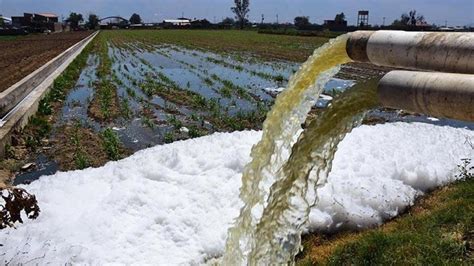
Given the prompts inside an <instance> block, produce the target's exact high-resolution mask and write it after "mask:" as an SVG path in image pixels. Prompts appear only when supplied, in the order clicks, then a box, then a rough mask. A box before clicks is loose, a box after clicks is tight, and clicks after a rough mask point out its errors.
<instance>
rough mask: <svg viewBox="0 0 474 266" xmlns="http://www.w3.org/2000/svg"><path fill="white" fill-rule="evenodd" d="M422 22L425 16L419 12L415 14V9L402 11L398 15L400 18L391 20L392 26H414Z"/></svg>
mask: <svg viewBox="0 0 474 266" xmlns="http://www.w3.org/2000/svg"><path fill="white" fill-rule="evenodd" d="M419 23H421V24H424V23H426V21H425V17H424V16H423V15H421V14H419V15H417V12H416V10H411V11H410V12H408V14H407V13H403V14H402V15H401V16H400V19H396V20H395V21H393V23H392V25H393V26H416V25H417V24H419Z"/></svg>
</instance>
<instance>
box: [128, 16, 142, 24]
mask: <svg viewBox="0 0 474 266" xmlns="http://www.w3.org/2000/svg"><path fill="white" fill-rule="evenodd" d="M130 23H131V24H142V18H141V17H140V15H138V14H137V13H133V15H132V16H131V17H130Z"/></svg>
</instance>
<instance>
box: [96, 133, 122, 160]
mask: <svg viewBox="0 0 474 266" xmlns="http://www.w3.org/2000/svg"><path fill="white" fill-rule="evenodd" d="M100 136H101V138H102V145H103V147H104V149H105V151H106V153H107V156H108V157H109V159H110V160H113V161H116V160H119V159H120V154H121V153H120V139H119V138H118V136H117V134H116V133H115V132H114V131H113V130H112V129H111V128H107V129H105V130H104V131H103V132H102V133H101V134H100Z"/></svg>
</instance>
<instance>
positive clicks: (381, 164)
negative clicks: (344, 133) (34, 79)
mask: <svg viewBox="0 0 474 266" xmlns="http://www.w3.org/2000/svg"><path fill="white" fill-rule="evenodd" d="M260 135H261V133H260V132H255V131H246V132H235V133H228V134H222V133H218V134H214V135H211V136H206V137H202V138H199V139H193V140H187V141H181V142H175V143H172V144H169V145H163V146H156V147H153V148H150V149H147V150H143V151H140V152H138V153H136V154H135V155H133V156H131V157H129V158H127V159H125V160H122V161H119V162H111V163H108V164H107V165H106V166H104V167H102V168H98V169H86V170H82V171H75V172H68V173H58V174H56V175H54V176H48V177H46V176H45V177H42V178H41V179H40V180H38V181H35V182H33V183H32V184H30V185H28V186H25V187H26V188H27V189H28V191H30V192H32V193H34V194H36V196H37V198H38V201H39V204H40V207H41V214H40V216H39V218H38V219H37V220H34V221H26V223H25V224H21V225H18V227H17V229H6V230H3V231H2V232H1V234H0V243H1V244H3V247H2V251H1V252H0V259H1V261H10V263H11V264H17V263H25V262H28V261H31V260H33V261H31V262H30V263H32V264H46V263H53V264H64V263H93V264H104V263H125V264H131V263H134V264H167V265H170V264H193V263H201V262H203V261H204V260H206V259H207V258H210V257H213V256H219V255H221V253H222V252H223V249H224V243H225V239H226V233H227V228H228V227H229V225H230V223H231V222H232V220H233V218H234V217H236V216H237V215H238V211H239V208H240V207H241V202H240V200H239V198H238V193H239V187H240V182H241V181H240V175H241V172H242V170H243V167H244V166H245V164H246V163H247V162H248V161H249V154H250V148H251V146H252V145H253V144H255V143H256V142H257V141H258V140H259V138H260ZM466 137H467V138H470V139H474V133H473V131H470V130H467V129H455V128H450V127H440V126H434V125H428V124H421V123H412V124H403V123H394V124H385V125H377V126H362V127H360V128H357V129H356V130H354V132H353V133H351V134H349V135H348V137H347V138H346V139H345V140H344V141H343V142H342V143H341V144H340V146H339V151H338V152H337V154H336V158H335V160H334V167H333V171H332V173H331V174H330V176H329V178H328V183H327V185H325V186H323V187H322V188H320V189H319V191H318V193H319V195H320V197H321V200H320V202H319V203H318V205H317V206H316V207H315V208H314V209H313V210H312V212H311V215H310V229H311V230H334V229H335V228H340V227H366V226H370V225H373V224H378V223H381V222H382V221H383V220H384V219H386V218H390V217H393V216H395V215H397V214H398V212H399V211H401V210H402V209H403V208H405V207H406V206H408V205H410V204H412V203H413V201H414V198H415V197H416V196H417V195H419V194H420V193H422V191H425V190H428V189H432V188H435V187H437V186H440V185H443V184H446V183H449V182H452V181H453V180H455V177H454V176H455V173H456V169H457V167H456V165H457V164H458V163H460V160H461V159H462V158H474V152H473V150H472V148H470V147H469V146H468V145H466V144H465V139H466Z"/></svg>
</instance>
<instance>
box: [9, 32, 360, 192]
mask: <svg viewBox="0 0 474 266" xmlns="http://www.w3.org/2000/svg"><path fill="white" fill-rule="evenodd" d="M92 46H93V48H91V49H90V51H89V52H88V53H87V55H85V57H86V58H85V59H84V60H85V64H84V67H83V68H82V69H81V71H80V73H78V78H77V80H76V81H75V83H74V85H73V86H72V87H71V88H70V89H69V90H67V92H66V93H65V94H64V95H63V96H62V98H61V99H59V101H57V102H56V103H55V104H54V105H55V108H54V107H53V109H56V110H55V111H53V114H52V115H50V117H49V118H48V119H47V120H49V121H48V123H50V124H51V125H50V127H51V128H50V131H49V132H50V133H49V134H48V135H46V136H42V137H41V138H39V139H38V142H40V145H38V146H41V149H40V151H36V153H37V154H38V155H37V156H35V158H34V161H35V163H34V167H31V169H27V170H25V171H22V173H20V174H19V175H17V177H16V181H15V182H16V183H24V182H28V181H29V180H33V179H35V178H37V177H39V176H41V175H44V174H52V173H54V172H56V171H57V170H70V169H83V168H86V167H89V166H99V165H102V164H104V163H105V162H107V161H109V160H117V159H120V158H123V157H125V156H127V155H129V154H131V153H133V152H135V151H138V150H141V149H144V148H147V147H151V146H154V145H157V144H163V143H170V142H173V141H177V140H183V139H188V138H195V137H199V136H203V135H208V134H211V133H213V132H222V131H235V130H244V129H261V126H262V122H263V120H264V119H265V116H266V114H267V112H268V110H269V108H270V107H271V106H272V104H273V102H274V99H275V97H276V95H278V93H279V92H281V91H282V90H284V88H285V87H286V85H287V81H288V79H289V77H290V76H291V75H292V74H293V73H294V72H296V71H297V69H298V67H299V64H298V63H295V62H289V61H282V60H262V59H260V58H258V57H255V56H253V55H251V54H249V53H236V52H234V53H216V52H211V51H208V50H204V49H192V48H189V47H183V46H178V45H174V44H162V43H159V44H154V43H150V42H139V41H123V40H119V41H117V40H108V39H105V38H103V36H100V35H99V38H98V39H96V40H95V41H94V43H93V45H92ZM352 85H354V82H353V81H350V80H342V79H333V80H331V82H329V83H328V85H327V86H326V93H327V95H323V96H322V97H321V99H320V100H319V101H318V103H317V104H316V105H315V108H324V107H326V106H327V105H328V104H329V103H330V101H331V100H332V97H331V96H330V95H334V94H337V93H338V92H340V91H342V90H344V89H346V88H348V87H350V86H352ZM58 102H59V103H58ZM51 122H52V123H51Z"/></svg>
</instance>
